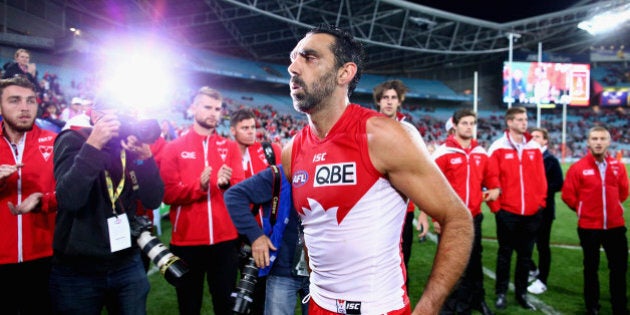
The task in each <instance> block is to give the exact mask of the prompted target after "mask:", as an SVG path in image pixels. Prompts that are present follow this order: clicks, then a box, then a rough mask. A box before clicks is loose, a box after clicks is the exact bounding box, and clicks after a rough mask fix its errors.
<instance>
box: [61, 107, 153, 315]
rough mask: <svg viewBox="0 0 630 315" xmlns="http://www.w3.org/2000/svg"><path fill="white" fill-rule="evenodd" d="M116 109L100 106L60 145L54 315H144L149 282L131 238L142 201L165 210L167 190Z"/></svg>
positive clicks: (143, 146) (66, 133) (146, 147)
mask: <svg viewBox="0 0 630 315" xmlns="http://www.w3.org/2000/svg"><path fill="white" fill-rule="evenodd" d="M113 105H118V104H116V102H108V101H105V100H101V101H100V102H97V103H96V104H95V107H94V110H93V111H92V112H91V114H90V118H91V121H92V124H93V128H84V129H80V130H67V131H64V132H62V133H61V134H59V136H58V137H57V141H56V142H55V146H54V174H55V179H56V180H57V201H58V214H57V225H56V229H55V234H54V241H53V267H52V271H51V276H50V293H51V299H52V304H53V308H54V311H55V313H56V314H99V313H100V312H101V310H102V308H103V306H105V307H107V310H108V312H109V313H110V314H145V313H146V298H147V294H148V292H149V282H148V280H147V276H146V273H145V272H144V268H143V266H142V262H141V258H140V250H139V248H138V246H136V240H135V239H134V236H132V231H133V228H134V224H135V223H136V222H137V221H136V216H135V213H136V200H140V202H141V203H142V205H143V206H144V207H146V208H149V209H153V208H156V207H158V206H159V205H160V203H161V201H162V196H163V194H164V185H163V183H162V180H161V178H160V176H159V171H158V168H157V166H156V164H155V161H154V160H153V158H152V155H151V151H150V149H149V145H148V144H146V143H141V142H139V141H138V138H141V137H140V135H137V136H136V135H126V134H122V132H121V130H122V128H121V123H122V121H121V120H122V119H119V118H118V116H116V114H118V110H117V107H115V106H113Z"/></svg>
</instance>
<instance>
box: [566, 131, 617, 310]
mask: <svg viewBox="0 0 630 315" xmlns="http://www.w3.org/2000/svg"><path fill="white" fill-rule="evenodd" d="M586 145H587V147H588V150H589V154H588V155H587V156H585V157H583V158H582V159H580V160H579V161H577V162H576V163H575V164H573V165H572V166H571V167H570V168H569V170H568V171H567V177H566V181H565V183H564V187H563V188H562V200H563V201H564V202H565V203H566V204H567V206H569V208H571V210H573V211H576V212H577V215H578V236H579V237H580V245H581V246H582V253H583V255H584V259H583V264H584V302H585V304H586V305H585V306H586V312H587V314H589V315H593V314H598V313H599V308H600V305H599V297H600V293H599V277H598V274H597V273H598V270H599V259H600V247H604V251H605V252H606V257H607V258H608V270H609V279H610V281H609V289H610V302H611V304H612V312H613V314H614V315H625V314H628V296H627V283H626V279H627V278H626V274H627V271H628V239H627V237H626V231H627V229H626V226H625V220H624V218H623V212H624V209H623V206H622V203H623V202H624V201H625V200H626V199H627V198H628V173H627V171H626V167H625V166H624V165H623V164H622V163H620V162H619V161H617V160H616V159H615V158H614V157H612V156H610V155H609V154H608V148H609V146H610V133H609V132H608V130H607V129H606V128H604V127H593V128H591V129H590V130H589V132H588V138H587V140H586Z"/></svg>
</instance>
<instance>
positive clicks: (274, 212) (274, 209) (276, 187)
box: [269, 164, 282, 229]
mask: <svg viewBox="0 0 630 315" xmlns="http://www.w3.org/2000/svg"><path fill="white" fill-rule="evenodd" d="M270 167H271V171H272V174H273V197H272V199H271V214H270V215H269V223H270V224H271V228H272V229H273V226H274V225H275V224H276V220H277V218H278V201H279V199H280V180H281V178H280V176H282V174H280V169H279V168H278V167H277V166H276V165H275V164H272V165H271V166H270Z"/></svg>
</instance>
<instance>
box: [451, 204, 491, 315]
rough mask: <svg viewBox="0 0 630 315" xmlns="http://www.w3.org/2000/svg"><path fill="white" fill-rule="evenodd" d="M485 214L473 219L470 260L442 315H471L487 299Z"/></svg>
mask: <svg viewBox="0 0 630 315" xmlns="http://www.w3.org/2000/svg"><path fill="white" fill-rule="evenodd" d="M482 222H483V214H481V213H480V214H479V215H477V216H476V217H474V218H473V225H474V228H475V237H474V238H473V244H472V251H471V253H470V260H469V261H468V265H466V270H465V271H464V274H463V275H462V278H461V279H460V282H459V284H458V285H457V286H456V288H455V289H454V290H453V293H451V295H450V296H449V297H448V298H447V300H446V302H445V303H444V306H443V307H442V310H441V311H440V314H443V315H445V314H470V313H471V312H472V310H473V309H478V308H479V307H480V304H481V302H482V301H483V300H484V299H485V296H486V292H485V290H484V288H483V263H482V262H481V254H482V252H483V247H482V246H481V223H482Z"/></svg>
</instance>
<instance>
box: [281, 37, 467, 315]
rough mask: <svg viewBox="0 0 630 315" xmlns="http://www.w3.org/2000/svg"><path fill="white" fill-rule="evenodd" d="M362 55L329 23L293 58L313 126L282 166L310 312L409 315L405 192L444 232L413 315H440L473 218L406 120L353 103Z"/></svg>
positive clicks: (297, 99) (298, 104) (290, 147)
mask: <svg viewBox="0 0 630 315" xmlns="http://www.w3.org/2000/svg"><path fill="white" fill-rule="evenodd" d="M362 55H363V49H362V47H361V45H360V43H359V42H357V41H355V40H354V38H353V37H352V36H351V35H350V34H349V33H347V32H345V31H342V30H340V29H337V28H334V27H331V26H322V27H319V28H316V29H313V30H311V31H310V32H309V33H307V34H306V36H305V37H304V38H302V40H300V42H299V43H298V44H297V46H296V47H295V48H294V50H293V51H292V52H291V55H290V56H291V64H290V65H289V68H288V71H289V73H290V75H291V81H290V87H291V89H290V91H291V97H292V99H293V106H294V107H295V109H296V110H298V111H300V112H303V113H305V114H306V115H307V118H308V122H309V124H308V126H307V127H305V128H304V129H302V131H301V132H300V133H298V134H297V135H296V136H295V137H294V138H293V140H292V142H291V143H288V144H287V145H286V146H285V149H284V150H283V152H282V164H283V166H284V170H285V173H286V174H287V176H288V177H289V178H291V180H292V185H293V191H292V192H293V200H294V206H295V208H296V210H297V211H298V213H299V214H300V217H301V219H302V224H303V226H304V239H305V244H306V247H307V252H308V258H309V266H310V268H311V270H312V271H311V274H310V281H311V285H310V304H309V311H308V312H309V314H337V313H348V312H355V313H359V312H360V313H366V314H382V313H387V314H409V313H410V311H411V306H410V302H409V298H408V296H407V294H406V292H405V289H404V284H405V270H404V267H403V262H402V255H401V252H400V236H401V233H402V226H403V221H404V216H405V212H406V200H405V198H404V197H403V195H404V196H408V197H409V198H411V200H412V201H413V202H414V203H415V204H416V205H417V206H418V207H419V208H421V209H423V210H425V211H426V212H427V214H428V215H430V216H432V217H434V218H436V219H437V220H438V221H439V222H440V223H442V225H443V232H442V233H443V234H442V241H441V242H440V244H439V245H438V250H437V253H436V258H435V261H436V262H439V263H436V264H434V265H433V269H432V272H431V275H430V276H429V282H428V284H427V286H426V290H425V291H424V293H423V296H422V298H421V299H420V301H419V303H418V304H417V305H416V307H415V310H414V311H415V312H414V314H433V313H436V312H437V311H438V310H439V308H440V307H441V305H442V303H443V302H444V299H445V298H446V296H447V295H448V292H449V291H450V290H451V288H452V287H453V285H454V284H455V282H456V281H457V279H458V278H459V276H460V275H461V272H462V271H463V269H464V267H465V261H466V259H467V257H468V255H470V245H471V241H470V240H472V237H473V230H472V222H471V220H470V214H469V213H468V211H466V208H465V207H464V206H463V204H462V203H461V202H459V201H458V199H457V197H456V196H455V194H454V193H452V190H451V189H450V187H448V183H447V182H446V181H445V180H444V177H443V176H442V175H441V174H440V173H439V170H438V169H437V167H436V166H435V165H434V164H433V163H432V162H431V161H430V159H429V156H428V154H427V153H426V152H425V151H424V150H423V148H422V147H421V146H420V145H419V144H418V143H417V142H414V141H413V140H412V138H411V136H410V135H409V134H408V133H407V132H406V131H405V129H403V127H402V126H401V125H400V123H398V122H395V121H393V120H392V119H389V118H387V117H384V116H382V115H379V114H378V113H376V112H374V111H372V110H368V109H365V108H362V107H360V106H359V105H356V104H349V102H348V99H349V97H350V94H352V92H353V91H354V89H355V87H356V85H357V83H358V81H359V79H360V77H361V71H362V70H363V68H362V67H363V62H362ZM428 183H431V184H430V185H429V184H428ZM429 186H430V187H429ZM447 253H448V254H447Z"/></svg>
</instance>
